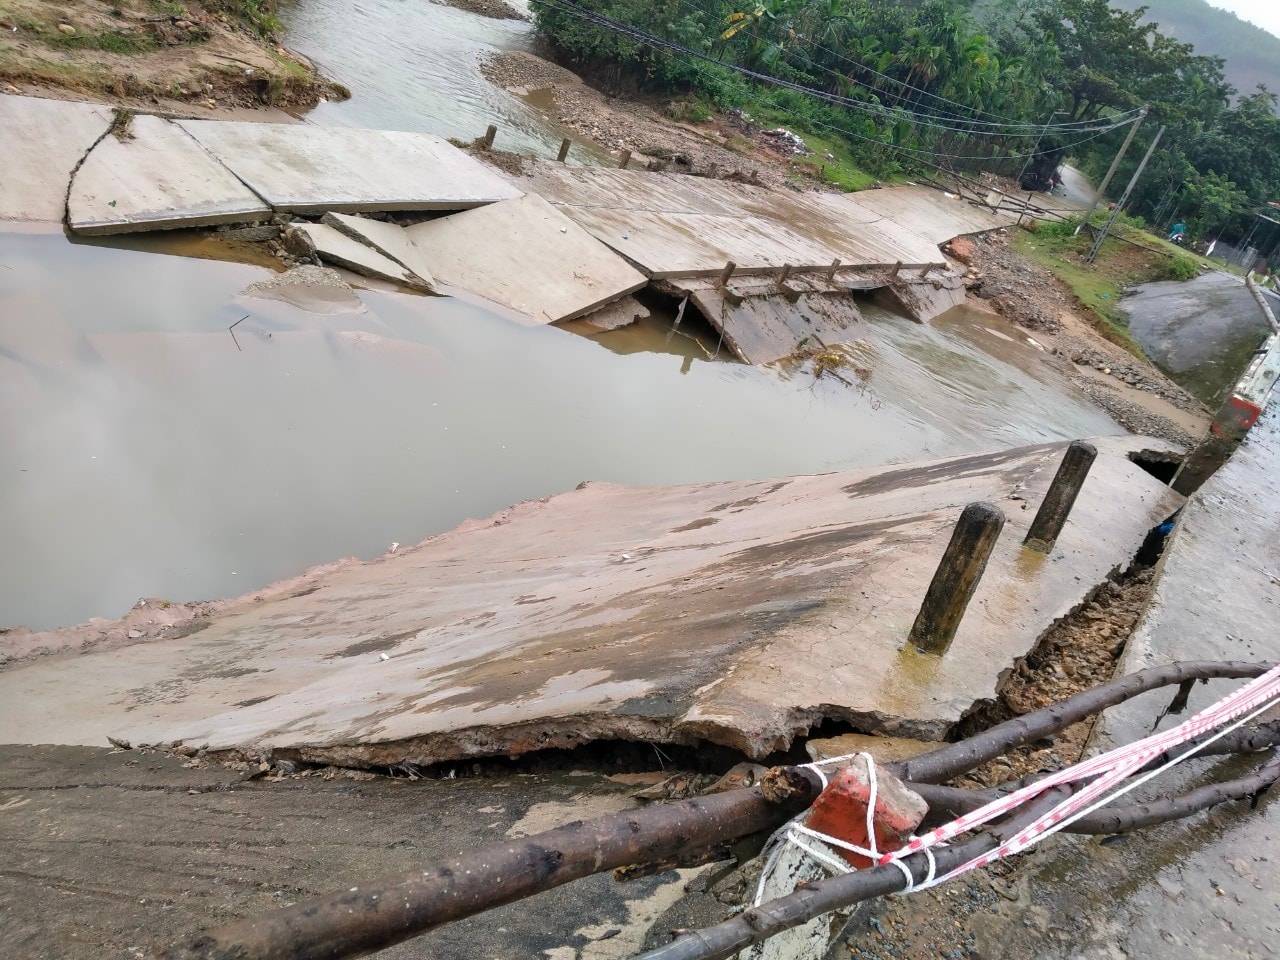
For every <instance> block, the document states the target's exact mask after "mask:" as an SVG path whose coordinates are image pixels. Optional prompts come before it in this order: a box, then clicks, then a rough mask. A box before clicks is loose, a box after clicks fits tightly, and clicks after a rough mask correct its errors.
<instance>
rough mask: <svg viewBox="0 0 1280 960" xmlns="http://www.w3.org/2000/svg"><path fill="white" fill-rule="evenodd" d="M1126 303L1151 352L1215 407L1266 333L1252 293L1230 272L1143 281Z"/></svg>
mask: <svg viewBox="0 0 1280 960" xmlns="http://www.w3.org/2000/svg"><path fill="white" fill-rule="evenodd" d="M1121 306H1122V307H1123V309H1124V310H1125V312H1126V313H1127V314H1128V315H1129V332H1130V333H1132V334H1133V337H1134V339H1135V340H1137V341H1138V343H1139V345H1140V346H1141V347H1142V349H1143V350H1144V351H1146V354H1147V356H1149V357H1150V358H1151V359H1152V360H1153V361H1154V362H1155V364H1156V365H1157V366H1158V367H1160V369H1161V370H1163V371H1164V372H1165V373H1166V374H1168V376H1169V377H1170V379H1172V380H1173V381H1174V382H1175V383H1177V384H1178V385H1179V386H1181V387H1183V388H1184V389H1185V390H1187V391H1188V392H1190V393H1192V394H1194V395H1195V396H1196V397H1198V398H1199V399H1201V400H1203V401H1204V402H1205V403H1207V404H1208V405H1209V406H1210V407H1216V406H1217V405H1218V404H1219V403H1220V402H1221V401H1222V400H1223V399H1224V398H1225V396H1226V394H1227V391H1228V390H1229V389H1230V388H1231V387H1232V386H1233V385H1234V384H1235V382H1236V380H1238V379H1239V377H1240V374H1241V373H1243V372H1244V368H1245V367H1246V366H1247V365H1248V363H1249V358H1250V356H1251V355H1252V353H1253V351H1254V350H1256V349H1257V347H1258V345H1259V344H1260V343H1261V342H1262V339H1263V338H1264V337H1265V336H1266V334H1267V325H1266V321H1265V320H1264V319H1263V317H1262V312H1261V311H1260V310H1259V309H1258V304H1257V302H1256V301H1255V300H1254V299H1253V295H1252V294H1250V293H1249V291H1248V290H1247V289H1246V288H1245V286H1244V283H1243V282H1242V281H1241V280H1240V279H1239V278H1238V277H1233V276H1230V275H1228V274H1225V273H1208V274H1204V275H1203V276H1200V277H1197V278H1195V279H1194V280H1190V281H1187V282H1185V283H1183V282H1179V281H1174V280H1169V281H1164V282H1161V283H1148V284H1144V285H1142V286H1140V287H1138V288H1136V290H1135V291H1134V293H1132V294H1131V295H1129V296H1127V297H1125V298H1124V300H1123V301H1122V302H1121Z"/></svg>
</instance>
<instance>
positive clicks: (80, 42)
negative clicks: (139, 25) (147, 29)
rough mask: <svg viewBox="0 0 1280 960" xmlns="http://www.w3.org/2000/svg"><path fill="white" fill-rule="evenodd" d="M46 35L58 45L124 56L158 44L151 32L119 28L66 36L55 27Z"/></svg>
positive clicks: (152, 47) (149, 48) (150, 48)
mask: <svg viewBox="0 0 1280 960" xmlns="http://www.w3.org/2000/svg"><path fill="white" fill-rule="evenodd" d="M48 37H49V39H50V41H51V42H53V43H55V44H57V45H58V46H61V47H68V48H70V49H72V50H102V51H103V52H105V53H118V54H122V55H125V56H132V55H135V54H139V53H150V52H151V51H152V50H155V49H157V48H158V47H159V46H160V44H159V43H158V42H157V41H156V38H155V36H154V35H153V34H150V33H134V32H132V31H130V32H124V31H121V30H99V31H97V32H96V33H75V34H71V35H70V36H68V35H67V34H65V33H62V32H61V31H58V30H56V29H55V30H53V31H51V32H50V33H49V34H48Z"/></svg>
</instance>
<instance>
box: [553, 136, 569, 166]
mask: <svg viewBox="0 0 1280 960" xmlns="http://www.w3.org/2000/svg"><path fill="white" fill-rule="evenodd" d="M567 156H569V138H568V137H566V138H565V139H564V140H562V141H561V143H560V152H559V153H558V154H556V160H557V162H559V163H564V158H565V157H567Z"/></svg>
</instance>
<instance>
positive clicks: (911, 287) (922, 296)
mask: <svg viewBox="0 0 1280 960" xmlns="http://www.w3.org/2000/svg"><path fill="white" fill-rule="evenodd" d="M967 295H968V291H967V289H966V288H965V285H964V276H963V275H962V274H959V273H955V272H953V271H939V272H937V273H932V274H930V275H928V276H927V277H921V276H919V275H917V276H908V275H905V274H904V275H899V276H897V277H895V278H894V279H893V280H891V281H890V282H889V284H888V285H887V286H885V287H883V288H881V289H880V290H879V291H878V293H877V294H876V298H877V299H878V300H880V301H882V302H883V303H885V304H886V305H887V306H888V307H889V309H891V310H895V311H897V312H899V313H903V314H906V315H907V316H908V317H910V318H911V319H912V320H917V321H919V322H920V323H928V322H929V321H930V320H934V319H936V318H938V317H940V316H942V315H943V314H944V313H946V312H947V311H948V310H953V309H955V308H956V307H959V306H962V305H963V304H964V302H965V298H966V297H967Z"/></svg>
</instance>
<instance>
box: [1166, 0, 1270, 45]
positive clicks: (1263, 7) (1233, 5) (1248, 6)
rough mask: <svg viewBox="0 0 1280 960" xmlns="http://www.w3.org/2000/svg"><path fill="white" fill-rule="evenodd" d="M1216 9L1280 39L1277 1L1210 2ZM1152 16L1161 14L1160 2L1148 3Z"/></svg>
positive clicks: (1237, 0) (1230, 0)
mask: <svg viewBox="0 0 1280 960" xmlns="http://www.w3.org/2000/svg"><path fill="white" fill-rule="evenodd" d="M1209 2H1210V3H1211V4H1213V5H1214V6H1215V7H1220V8H1222V9H1223V10H1230V11H1231V12H1232V13H1234V14H1235V15H1236V16H1238V17H1239V18H1240V19H1241V20H1248V21H1249V22H1250V23H1256V24H1257V25H1258V26H1260V27H1262V29H1264V30H1270V31H1271V32H1272V33H1274V34H1275V35H1276V36H1277V37H1280V3H1277V2H1276V0H1209ZM1147 6H1149V7H1150V8H1151V9H1150V11H1148V12H1149V13H1152V14H1158V13H1159V12H1160V0H1152V2H1151V3H1148V4H1147Z"/></svg>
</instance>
